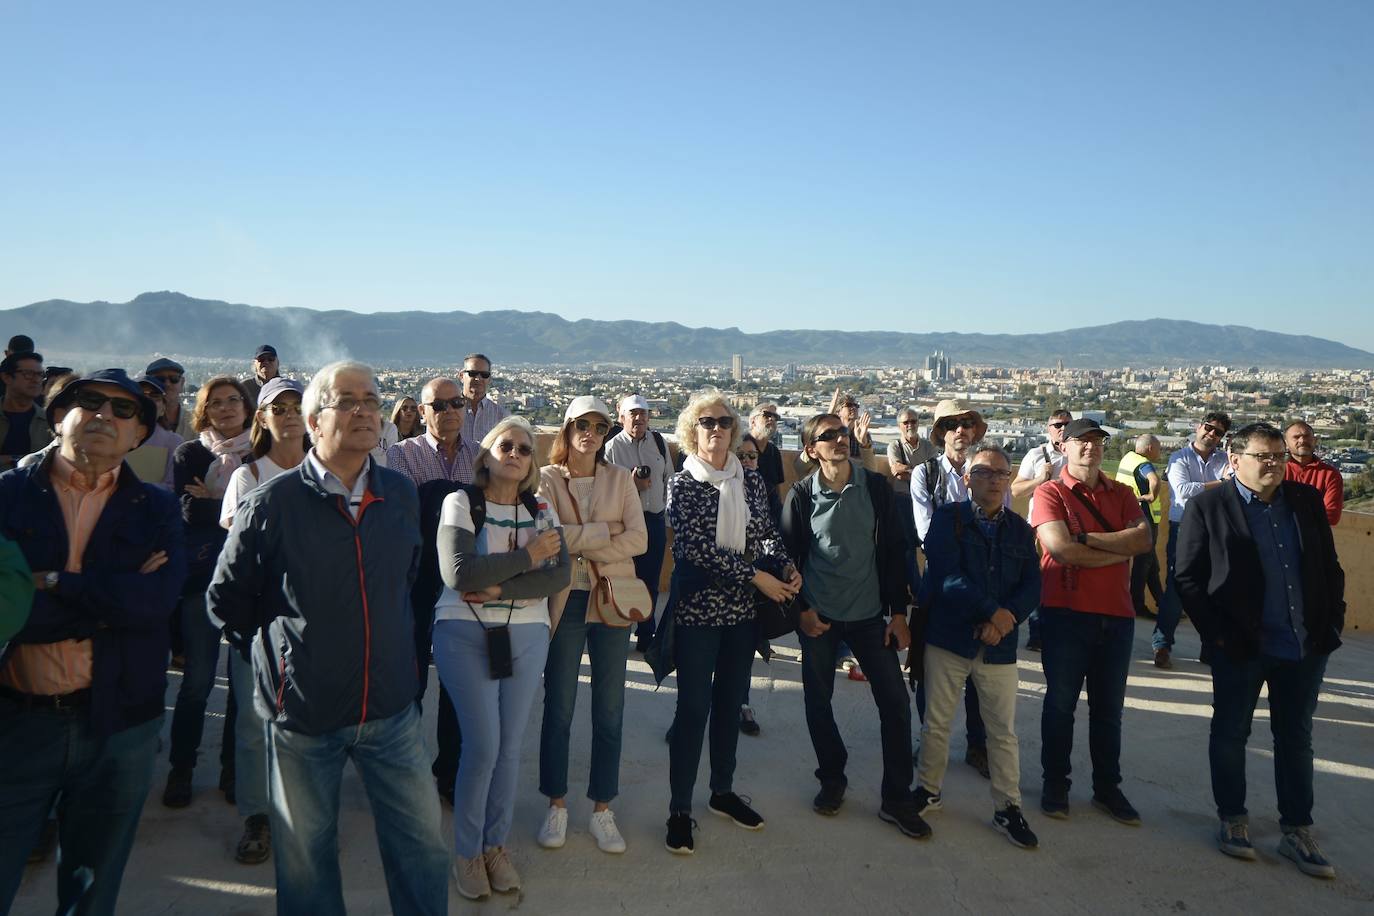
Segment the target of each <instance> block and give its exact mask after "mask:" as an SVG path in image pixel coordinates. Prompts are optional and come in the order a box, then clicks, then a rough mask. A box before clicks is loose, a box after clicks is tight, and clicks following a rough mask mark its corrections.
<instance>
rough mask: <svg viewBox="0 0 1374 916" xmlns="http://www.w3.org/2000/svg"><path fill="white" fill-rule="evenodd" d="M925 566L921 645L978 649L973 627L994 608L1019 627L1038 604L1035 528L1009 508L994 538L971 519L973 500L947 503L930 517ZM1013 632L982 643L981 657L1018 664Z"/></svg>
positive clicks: (968, 654) (970, 653)
mask: <svg viewBox="0 0 1374 916" xmlns="http://www.w3.org/2000/svg"><path fill="white" fill-rule="evenodd" d="M925 552H926V571H925V577H924V579H923V584H922V588H921V591H922V594H923V595H925V596H927V597H928V598H929V600H930V602H931V609H930V620H929V622H928V623H927V624H926V643H927V644H928V645H932V646H939V647H940V648H941V649H945V650H948V651H950V652H953V653H955V654H956V655H962V656H963V657H964V658H974V657H975V656H976V655H977V654H978V649H979V648H982V647H983V643H982V641H981V640H979V639H977V638H975V637H974V635H973V630H974V627H976V626H977V625H978V624H980V623H984V622H985V621H988V620H990V619H992V615H993V614H994V613H995V612H996V611H997V609H998V608H999V607H1004V608H1006V609H1007V610H1009V611H1011V613H1012V614H1013V615H1014V616H1015V617H1016V623H1017V624H1018V625H1019V624H1020V623H1021V622H1022V621H1023V620H1025V619H1026V618H1027V617H1029V616H1030V613H1031V611H1033V610H1035V609H1036V608H1037V607H1039V606H1040V561H1039V558H1038V557H1037V556H1036V555H1035V531H1034V529H1032V528H1031V526H1030V525H1029V524H1027V522H1026V520H1025V519H1023V518H1022V517H1021V516H1019V515H1017V514H1016V513H1015V512H1012V511H1011V510H1010V509H1003V510H1002V518H1001V521H1000V522H999V523H998V525H997V529H996V532H995V536H994V539H993V540H992V541H989V540H988V538H987V536H986V535H985V534H983V530H982V528H981V526H979V524H978V522H977V521H976V520H975V519H974V517H973V503H971V502H967V501H965V502H957V503H945V504H944V505H943V506H940V507H939V508H938V509H936V510H935V514H934V515H933V516H932V517H931V521H930V530H929V531H928V532H927V533H926V540H925ZM1019 632H1020V631H1019V629H1013V630H1012V631H1011V632H1010V633H1008V634H1007V635H1006V636H1004V637H1003V638H1002V641H1001V642H999V643H998V644H997V645H995V646H987V647H986V649H987V651H986V652H984V653H983V661H984V662H987V663H988V664H1011V663H1014V662H1015V661H1016V639H1017V634H1018V633H1019Z"/></svg>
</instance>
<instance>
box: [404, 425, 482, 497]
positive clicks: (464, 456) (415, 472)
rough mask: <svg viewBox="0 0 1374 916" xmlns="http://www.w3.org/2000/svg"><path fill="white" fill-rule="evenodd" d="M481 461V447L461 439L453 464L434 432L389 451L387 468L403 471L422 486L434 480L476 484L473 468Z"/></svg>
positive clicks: (417, 437)
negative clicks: (479, 456) (473, 480)
mask: <svg viewBox="0 0 1374 916" xmlns="http://www.w3.org/2000/svg"><path fill="white" fill-rule="evenodd" d="M476 461H477V446H476V445H474V444H473V440H472V439H469V438H468V437H467V436H462V437H460V438H459V440H458V451H457V452H455V453H454V456H453V460H452V461H449V460H448V458H447V457H446V456H445V455H444V452H443V449H441V448H440V446H439V440H438V439H436V438H434V434H433V433H429V432H426V433H425V434H424V435H423V436H411V437H410V438H409V439H402V440H401V441H400V442H397V443H396V444H395V445H393V446H392V447H391V448H389V449H387V453H386V466H387V467H388V468H390V469H391V470H393V471H399V472H400V473H402V474H404V475H405V476H406V477H407V478H409V479H410V482H411V483H413V484H415V486H417V487H419V486H421V485H422V484H426V483H429V482H430V481H431V480H447V481H456V482H458V483H472V468H473V465H474V464H475V463H476Z"/></svg>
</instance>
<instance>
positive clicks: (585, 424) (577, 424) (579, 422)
mask: <svg viewBox="0 0 1374 916" xmlns="http://www.w3.org/2000/svg"><path fill="white" fill-rule="evenodd" d="M573 427H574V428H575V429H576V430H577V431H578V432H579V433H585V432H586V431H587V430H589V429H590V430H592V431H593V432H594V433H596V434H597V435H598V436H604V435H606V434H607V433H608V432H610V431H611V424H609V423H607V422H606V421H605V420H597V421H596V422H595V423H593V422H592V421H591V420H588V419H587V418H586V417H578V418H577V419H576V420H573Z"/></svg>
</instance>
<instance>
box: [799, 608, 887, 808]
mask: <svg viewBox="0 0 1374 916" xmlns="http://www.w3.org/2000/svg"><path fill="white" fill-rule="evenodd" d="M822 620H824V618H822ZM825 622H826V623H828V624H830V629H828V630H826V631H825V632H824V633H822V634H821V635H820V636H814V637H813V636H807V635H806V634H805V633H801V632H798V634H797V638H798V640H799V641H800V642H801V650H802V690H803V693H804V696H805V700H806V727H807V728H808V729H809V730H810V732H811V746H812V747H813V748H815V750H816V763H817V767H816V778H817V779H819V780H820V781H821V784H822V785H824V784H827V783H839V784H841V785H845V784H847V782H848V780H846V779H845V775H844V767H845V763H846V762H847V761H848V760H849V752H848V751H846V750H845V746H844V738H842V737H841V736H840V729H839V727H838V726H836V724H835V712H834V710H833V709H832V708H831V705H830V700H831V697H832V696H833V695H834V693H835V653H836V651H837V649H838V647H839V644H840V641H841V640H844V641H845V642H847V643H849V647H850V649H852V650H853V651H854V657H855V658H856V659H858V661H859V665H860V667H862V668H863V670H864V674H866V675H868V686H869V689H870V690H872V691H873V702H874V703H876V704H877V706H878V720H879V722H880V723H881V729H880V734H881V736H882V745H883V786H882V794H883V800H884V801H899V800H901V799H904V798H907V797H908V796H909V795H910V794H911V781H912V778H913V772H912V763H911V697H910V696H909V695H908V694H907V692H906V683H905V681H903V679H902V667H901V663H900V662H899V661H898V659H897V650H896V649H894V648H892V647H890V646H886V645H884V644H883V632H884V630H886V629H887V621H886V620H885V619H884V618H883V617H882V616H881V615H879V616H877V617H870V618H869V619H867V620H859V621H854V622H842V621H838V620H825Z"/></svg>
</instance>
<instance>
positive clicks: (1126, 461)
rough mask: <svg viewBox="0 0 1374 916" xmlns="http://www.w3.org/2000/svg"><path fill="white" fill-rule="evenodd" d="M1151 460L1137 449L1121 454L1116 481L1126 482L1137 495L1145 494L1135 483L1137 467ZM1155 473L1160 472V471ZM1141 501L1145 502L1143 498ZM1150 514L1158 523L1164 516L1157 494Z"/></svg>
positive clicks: (1151, 505) (1151, 504)
mask: <svg viewBox="0 0 1374 916" xmlns="http://www.w3.org/2000/svg"><path fill="white" fill-rule="evenodd" d="M1149 460H1150V459H1148V458H1146V457H1145V456H1144V455H1142V454H1140V453H1139V452H1137V451H1129V452H1127V453H1126V454H1125V455H1123V456H1121V464H1120V465H1119V466H1118V467H1117V469H1116V482H1117V483H1122V484H1125V485H1126V486H1128V487H1130V488H1131V492H1132V493H1135V494H1136V495H1137V496H1142V495H1143V494H1141V492H1140V488H1139V487H1137V486H1136V483H1135V469H1136V468H1138V467H1140V466H1141V465H1142V464H1145V463H1147V462H1148V461H1149ZM1155 473H1158V471H1156V472H1155ZM1140 501H1141V502H1144V500H1143V499H1142V500H1140ZM1150 516H1151V517H1152V518H1153V519H1154V522H1155V524H1156V525H1158V524H1159V520H1160V519H1161V518H1163V513H1162V512H1161V511H1160V501H1159V496H1157V495H1156V496H1155V501H1154V502H1152V503H1150Z"/></svg>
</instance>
